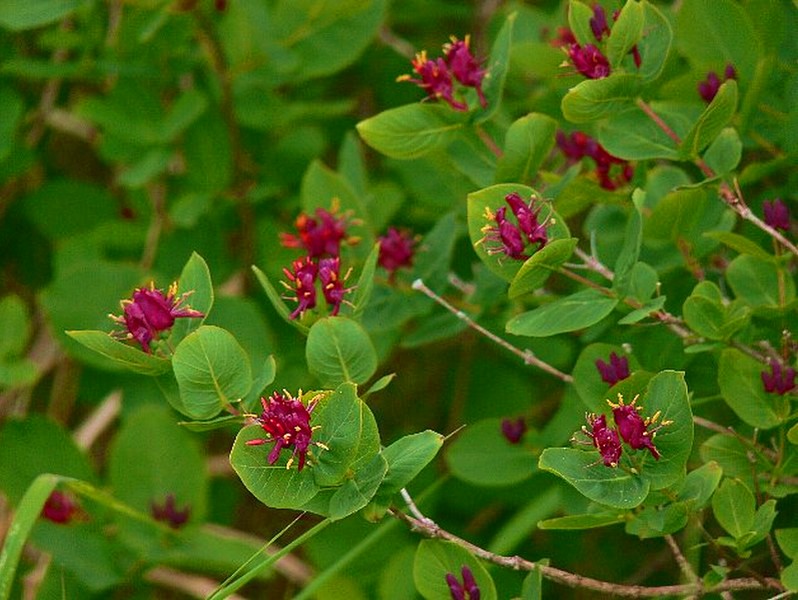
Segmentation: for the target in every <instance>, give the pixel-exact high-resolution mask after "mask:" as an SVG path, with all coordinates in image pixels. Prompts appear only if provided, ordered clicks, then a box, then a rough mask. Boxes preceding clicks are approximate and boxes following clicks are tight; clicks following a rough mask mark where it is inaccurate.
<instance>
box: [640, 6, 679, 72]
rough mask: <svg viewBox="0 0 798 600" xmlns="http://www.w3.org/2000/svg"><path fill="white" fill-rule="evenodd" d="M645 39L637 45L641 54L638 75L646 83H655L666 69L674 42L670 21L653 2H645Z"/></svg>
mask: <svg viewBox="0 0 798 600" xmlns="http://www.w3.org/2000/svg"><path fill="white" fill-rule="evenodd" d="M641 5H642V6H643V17H644V23H643V39H641V40H640V43H639V44H638V45H637V49H638V51H639V52H640V58H641V62H640V69H639V70H638V74H639V75H640V77H642V78H643V81H644V82H645V83H649V82H651V81H654V80H655V79H656V78H657V77H659V75H660V73H662V69H663V68H665V62H666V61H667V59H668V53H669V52H670V49H671V43H672V41H673V29H672V28H671V24H670V21H668V19H667V18H666V17H665V15H663V14H662V13H661V12H660V10H659V9H658V8H657V7H656V6H655V5H654V4H652V3H651V2H648V1H646V0H643V2H641Z"/></svg>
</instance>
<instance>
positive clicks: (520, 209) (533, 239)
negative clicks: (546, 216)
mask: <svg viewBox="0 0 798 600" xmlns="http://www.w3.org/2000/svg"><path fill="white" fill-rule="evenodd" d="M504 201H505V202H507V204H509V205H510V209H511V210H512V211H513V214H514V215H515V218H516V220H517V221H518V227H519V228H520V229H521V231H522V232H523V233H524V235H526V238H527V240H529V243H530V244H538V250H539V249H540V248H542V247H543V246H545V245H546V242H548V241H549V238H548V235H547V233H546V222H543V223H538V214H539V213H540V207H537V208H535V204H536V198H534V197H533V198H532V199H531V200H530V201H529V204H526V203H525V202H524V201H523V200H522V199H521V196H520V195H519V194H518V193H516V192H512V193H510V194H507V195H506V196H505V197H504Z"/></svg>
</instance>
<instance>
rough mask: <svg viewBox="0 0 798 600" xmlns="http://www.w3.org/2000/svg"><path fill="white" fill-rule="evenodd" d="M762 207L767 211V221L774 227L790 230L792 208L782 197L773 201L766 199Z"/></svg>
mask: <svg viewBox="0 0 798 600" xmlns="http://www.w3.org/2000/svg"><path fill="white" fill-rule="evenodd" d="M762 209H763V211H764V213H765V223H767V224H768V225H770V226H771V227H772V228H773V229H781V230H782V231H789V230H790V209H789V208H787V205H786V204H785V203H784V202H783V201H782V200H781V198H776V199H775V200H771V201H768V200H765V202H764V203H763V205H762Z"/></svg>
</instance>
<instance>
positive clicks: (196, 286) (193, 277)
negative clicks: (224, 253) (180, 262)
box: [170, 252, 213, 346]
mask: <svg viewBox="0 0 798 600" xmlns="http://www.w3.org/2000/svg"><path fill="white" fill-rule="evenodd" d="M178 282H179V283H178V292H179V293H180V294H186V300H185V302H184V303H183V306H184V307H185V306H188V307H190V308H193V309H194V310H198V311H200V312H201V313H202V314H203V315H205V317H202V318H199V319H176V320H175V324H174V326H173V327H172V335H171V338H170V341H171V343H172V345H174V346H176V345H177V344H179V343H180V341H181V340H182V339H183V338H185V337H186V336H187V335H188V334H189V333H191V332H192V331H194V330H195V329H197V327H199V326H200V325H202V324H203V323H204V322H205V319H206V318H207V316H208V314H209V313H210V312H211V308H212V307H213V282H212V281H211V273H210V271H209V270H208V265H207V264H206V262H205V260H204V259H203V258H202V257H201V256H200V255H199V254H197V253H196V252H192V253H191V257H190V258H189V259H188V261H187V262H186V264H185V266H184V267H183V270H182V271H181V273H180V279H179V280H178Z"/></svg>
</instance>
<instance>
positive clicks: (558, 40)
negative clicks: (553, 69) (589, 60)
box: [549, 27, 576, 48]
mask: <svg viewBox="0 0 798 600" xmlns="http://www.w3.org/2000/svg"><path fill="white" fill-rule="evenodd" d="M549 44H550V45H552V46H554V47H555V48H562V47H565V46H570V45H571V44H576V36H574V32H573V31H571V30H570V29H569V28H568V27H558V28H557V35H556V37H554V38H553V39H552V40H551V41H550V42H549Z"/></svg>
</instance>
